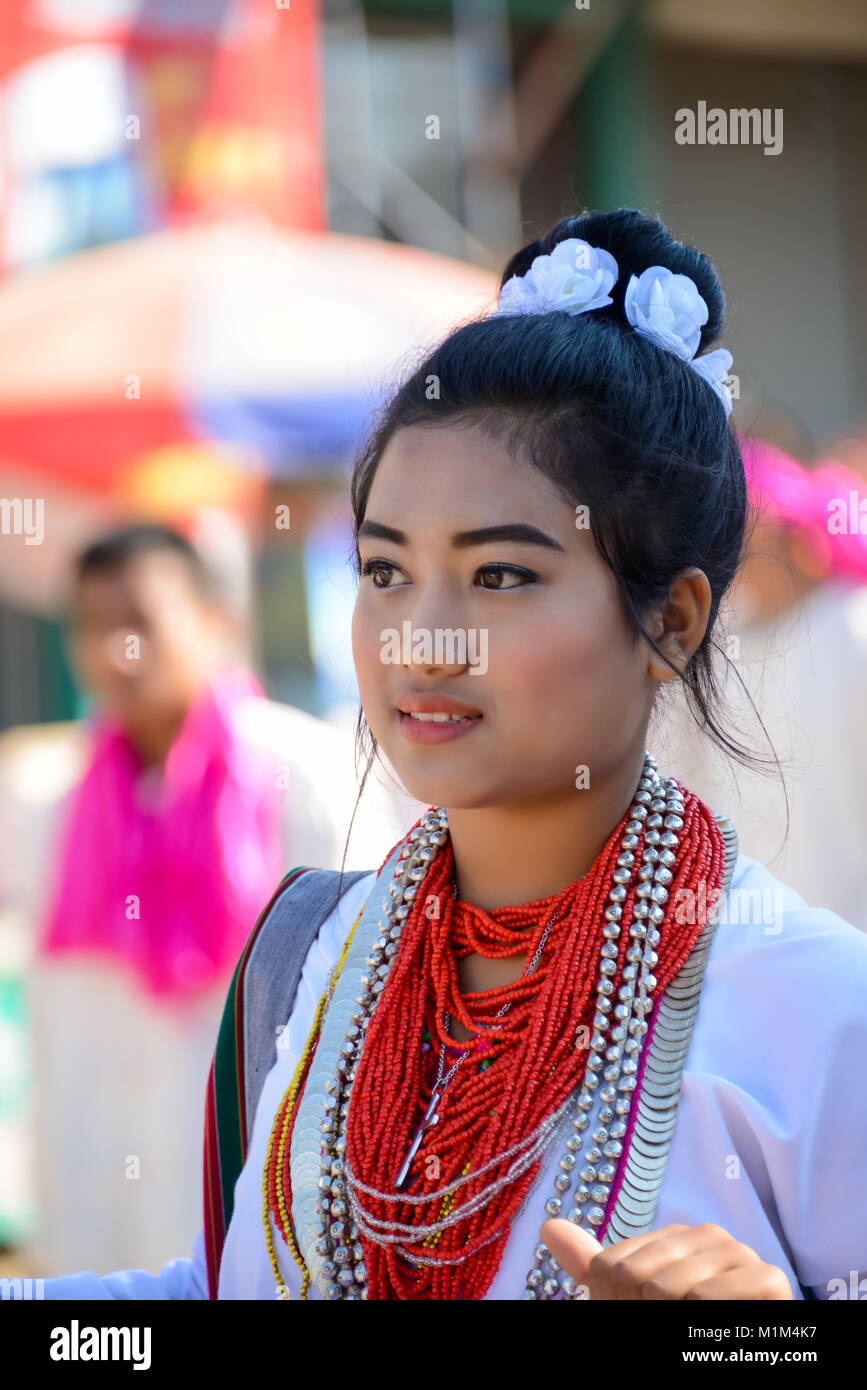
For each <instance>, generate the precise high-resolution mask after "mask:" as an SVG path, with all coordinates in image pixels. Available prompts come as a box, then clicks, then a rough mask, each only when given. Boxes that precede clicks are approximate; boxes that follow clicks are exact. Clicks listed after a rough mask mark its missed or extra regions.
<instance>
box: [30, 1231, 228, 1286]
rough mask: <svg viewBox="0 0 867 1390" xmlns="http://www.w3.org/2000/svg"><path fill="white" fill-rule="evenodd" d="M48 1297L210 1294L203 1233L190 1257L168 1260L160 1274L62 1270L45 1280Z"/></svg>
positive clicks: (197, 1238)
mask: <svg viewBox="0 0 867 1390" xmlns="http://www.w3.org/2000/svg"><path fill="white" fill-rule="evenodd" d="M44 1290H45V1293H44V1296H45V1298H54V1299H64V1300H65V1299H70V1300H78V1299H108V1298H120V1299H122V1298H128V1299H134V1300H138V1299H145V1298H146V1299H152V1298H165V1299H176V1300H181V1299H189V1298H207V1297H208V1279H207V1274H206V1272H205V1248H204V1237H203V1234H202V1232H201V1231H199V1234H198V1235H197V1236H196V1239H195V1242H194V1244H193V1257H192V1259H190V1260H187V1259H177V1260H169V1261H168V1262H167V1263H166V1264H164V1265H163V1267H162V1269H161V1270H160V1272H159V1274H148V1272H147V1270H145V1269H120V1270H116V1271H115V1272H114V1273H113V1274H103V1275H101V1276H100V1275H97V1274H94V1273H93V1272H92V1271H91V1270H85V1271H83V1272H82V1273H80V1274H62V1275H60V1276H58V1277H57V1278H56V1279H46V1280H45V1281H44Z"/></svg>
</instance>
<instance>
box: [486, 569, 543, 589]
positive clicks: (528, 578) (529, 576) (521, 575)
mask: <svg viewBox="0 0 867 1390" xmlns="http://www.w3.org/2000/svg"><path fill="white" fill-rule="evenodd" d="M479 574H480V575H482V576H484V577H485V578H487V577H488V576H489V575H491V574H492V575H493V576H494V578H496V577H497V575H500V576H502V575H504V574H513V575H516V576H517V578H518V579H520V580H522V581H524V583H532V581H533V580H534V579H535V578H536V576H535V575H534V574H533V573H531V571H530V570H522V569H518V568H517V567H516V566H515V565H484V566H483V568H482V569H480V570H479ZM524 583H521V584H483V585H482V588H483V589H494V590H497V589H521V588H523V587H524Z"/></svg>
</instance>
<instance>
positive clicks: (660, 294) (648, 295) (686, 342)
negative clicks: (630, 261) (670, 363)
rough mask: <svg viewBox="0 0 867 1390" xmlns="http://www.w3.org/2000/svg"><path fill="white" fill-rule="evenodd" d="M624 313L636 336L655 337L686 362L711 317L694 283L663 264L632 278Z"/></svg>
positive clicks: (624, 301)
mask: <svg viewBox="0 0 867 1390" xmlns="http://www.w3.org/2000/svg"><path fill="white" fill-rule="evenodd" d="M623 312H624V313H625V315H626V317H627V318H628V320H629V322H630V323H631V324H632V326H633V328H634V329H635V331H636V333H641V334H642V335H643V336H644V337H645V338H652V339H653V340H654V342H656V343H658V344H659V346H660V347H664V348H668V350H669V352H674V353H677V356H678V357H682V358H683V360H684V361H685V362H688V361H689V360H690V358H691V357H694V356H695V352H696V349H697V347H698V345H699V342H700V340H701V330H702V328H703V327H704V325H705V324H706V323H707V318H708V307H707V305H706V304H705V302H704V300H703V299H702V297H701V295H700V294H699V292H698V289H697V287H696V283H695V281H694V280H691V279H690V277H689V276H688V275H675V274H674V272H673V271H671V270H668V269H667V268H666V267H665V266H662V265H652V266H650V267H649V268H648V269H647V270H645V271H642V273H641V275H632V276H630V279H629V284H628V285H627V286H626V294H625V295H624V297H623Z"/></svg>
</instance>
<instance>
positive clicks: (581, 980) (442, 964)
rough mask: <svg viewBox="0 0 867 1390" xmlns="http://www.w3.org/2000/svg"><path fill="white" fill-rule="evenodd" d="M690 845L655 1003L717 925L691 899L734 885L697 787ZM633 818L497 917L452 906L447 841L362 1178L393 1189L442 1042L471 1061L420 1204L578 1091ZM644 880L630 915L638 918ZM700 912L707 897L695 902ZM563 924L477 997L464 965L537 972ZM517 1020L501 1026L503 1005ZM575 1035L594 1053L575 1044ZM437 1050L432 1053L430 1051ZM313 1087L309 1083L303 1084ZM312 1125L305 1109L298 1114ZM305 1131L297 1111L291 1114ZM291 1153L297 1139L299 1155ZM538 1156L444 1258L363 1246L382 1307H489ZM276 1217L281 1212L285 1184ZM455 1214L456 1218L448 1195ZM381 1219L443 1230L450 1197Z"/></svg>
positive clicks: (287, 1197)
mask: <svg viewBox="0 0 867 1390" xmlns="http://www.w3.org/2000/svg"><path fill="white" fill-rule="evenodd" d="M683 797H684V803H685V810H684V818H683V819H684V825H683V831H682V838H681V840H680V845H679V849H678V853H677V861H676V863H675V864H673V865H672V866H671V867H672V874H673V879H672V882H671V885H670V893H669V898H668V904H667V907H666V913H665V918H664V921H663V922H661V923H660V924H659V931H660V940H659V942H658V945H657V948H656V949H657V956H658V961H657V964H656V966H655V967H654V973H655V975H656V979H657V986H656V988H655V991H654V992H655V993H657V994H658V993H661V991H662V990H664V989H665V988H666V986H667V985H668V984H669V983H670V982H671V980H672V979H673V978H674V976H675V975H676V974H677V972H678V971H679V970H680V968H681V966H682V965H683V964H684V962H685V961H686V959H687V958H688V956H689V954H690V951H691V950H692V948H693V946H694V944H695V941H696V939H697V937H698V935H699V933H700V932H701V930H702V927H703V925H704V923H703V920H694V919H695V918H696V917H699V916H700V914H692V916H693V920H692V921H689V922H688V923H686V924H684V923H680V922H678V921H677V920H676V917H675V909H676V905H677V903H678V901H679V893H682V890H691V891H692V892H693V893H694V894H696V896H698V895H699V884H700V883H702V882H703V883H704V885H705V888H706V892H707V900H708V901H709V902H712V901H713V895H712V889H714V888H717V887H718V886H719V884H720V883H721V881H722V873H723V859H724V845H723V841H722V837H721V834H720V832H719V828H718V826H717V824H716V822H715V820H714V818H713V816H712V813H711V812H710V811H709V809H708V808H707V807H706V806H704V804H703V803H702V802H701V801H700V800H699V799H698V798H697V797H695V796H694V795H693V794H692V793H690V792H689V791H687V790H686V789H684V790H683ZM626 819H627V816H624V817H623V819H622V820H621V822H620V823H619V824H618V825H617V826H616V827H615V829H614V830H613V831H612V833H611V835H610V836H609V839H608V841H607V843H606V845H605V847H604V848H603V849H602V851H601V852H600V854H599V855H598V857H597V859H596V861H595V863H594V864H593V866H592V868H591V869H590V871H589V872H588V873H587V874H586V875H585V876H584V877H583V878H581V879H577V880H575V881H574V882H572V883H570V884H568V885H567V886H566V887H565V888H564V889H563V890H562V891H561V892H560V893H558V894H555V895H553V896H551V897H548V898H541V899H536V900H534V901H533V902H529V903H525V904H522V905H521V906H505V907H501V908H496V909H493V910H491V911H489V912H485V911H484V910H482V909H481V908H477V907H475V906H473V905H472V904H470V903H465V902H461V901H454V899H453V897H452V891H451V886H452V878H453V853H452V847H451V842H450V841H448V842H447V843H446V844H445V845H444V846H443V847H442V849H441V851H440V852H439V853H438V854H437V856H436V859H435V860H434V862H433V863H432V864H431V866H430V869H429V871H428V873H427V875H426V877H425V880H424V884H423V891H422V892H420V893H419V895H418V897H417V898H416V899H415V901H414V903H413V907H412V910H411V911H410V913H409V916H408V917H407V919H406V922H405V925H404V929H403V933H402V936H401V942H400V948H399V951H398V954H397V956H396V957H395V959H394V962H393V964H392V968H391V972H390V974H389V977H388V981H387V985H386V988H385V990H384V991H383V993H382V995H381V997H380V1000H379V1003H378V1005H377V1008H376V1010H375V1012H374V1013H373V1015H372V1017H371V1019H370V1023H369V1026H368V1028H367V1030H366V1035H365V1042H364V1046H363V1049H362V1052H361V1058H360V1061H359V1064H358V1072H357V1076H356V1079H355V1082H354V1086H353V1092H352V1101H351V1103H350V1105H349V1109H348V1113H347V1118H346V1153H347V1158H348V1159H349V1161H350V1162H351V1164H352V1168H353V1170H354V1171H355V1173H356V1174H357V1176H358V1178H359V1179H360V1180H361V1181H362V1182H364V1183H366V1184H369V1185H370V1187H372V1188H375V1189H378V1190H381V1191H383V1192H393V1191H394V1188H395V1177H396V1172H397V1169H398V1167H399V1166H400V1163H401V1160H402V1158H403V1156H404V1154H406V1152H407V1150H408V1148H409V1143H410V1137H411V1135H412V1133H413V1131H414V1130H415V1128H416V1127H417V1126H418V1124H419V1121H420V1120H421V1118H422V1116H423V1114H424V1112H425V1109H426V1107H427V1105H428V1102H429V1101H430V1098H431V1094H432V1089H433V1085H434V1082H435V1079H436V1070H437V1060H438V1058H439V1054H440V1045H441V1043H445V1045H446V1047H447V1049H450V1050H451V1051H450V1053H447V1057H448V1059H449V1062H450V1063H451V1062H452V1061H454V1060H455V1059H456V1058H457V1057H459V1056H460V1055H461V1054H462V1053H465V1052H467V1051H470V1052H471V1054H473V1055H471V1056H470V1057H469V1058H468V1060H467V1062H466V1063H464V1064H463V1065H462V1066H461V1067H460V1068H459V1069H458V1070H457V1071H456V1072H455V1073H454V1075H453V1077H452V1079H451V1081H450V1083H449V1087H448V1092H447V1094H446V1095H445V1096H444V1098H443V1103H442V1106H441V1107H438V1108H440V1109H441V1114H440V1119H439V1122H438V1123H437V1124H436V1125H435V1126H434V1127H432V1128H431V1129H429V1130H427V1131H426V1132H425V1133H424V1134H423V1136H422V1140H421V1143H420V1144H419V1146H418V1148H417V1151H416V1153H415V1155H414V1157H413V1160H412V1164H411V1168H410V1175H409V1179H408V1182H407V1184H406V1186H405V1188H404V1189H402V1190H405V1191H407V1192H408V1193H411V1194H412V1195H414V1196H418V1195H420V1194H423V1193H424V1192H425V1190H426V1189H427V1190H429V1191H431V1192H436V1191H441V1189H442V1188H443V1187H444V1186H447V1185H448V1184H449V1183H451V1182H452V1181H454V1180H455V1179H456V1178H458V1177H459V1176H461V1175H462V1174H464V1173H466V1172H468V1171H470V1170H473V1171H475V1170H478V1169H480V1168H481V1167H482V1165H483V1164H485V1163H486V1162H487V1161H488V1160H490V1159H492V1158H494V1157H495V1156H496V1155H499V1154H503V1153H504V1152H505V1151H506V1150H508V1149H509V1148H510V1147H511V1146H513V1145H514V1144H515V1143H516V1142H517V1141H518V1140H520V1139H521V1138H522V1136H524V1135H526V1134H527V1133H528V1132H529V1131H531V1130H533V1129H534V1128H535V1127H536V1126H538V1125H540V1124H541V1123H542V1121H544V1120H545V1119H546V1118H547V1117H548V1116H550V1115H551V1114H552V1112H553V1111H555V1110H556V1109H557V1107H558V1106H559V1105H560V1104H561V1103H562V1102H563V1101H564V1100H565V1099H566V1098H567V1097H568V1096H569V1094H570V1093H571V1092H572V1091H574V1090H575V1088H576V1087H578V1086H579V1085H580V1083H581V1080H582V1078H583V1075H584V1071H585V1067H586V1062H587V1057H588V1055H589V1054H588V1047H587V1045H586V1043H587V1042H589V1039H590V1036H591V1032H592V1027H591V1025H592V1020H593V1014H594V1008H595V1003H594V1000H595V994H594V991H595V985H596V980H597V974H598V963H599V955H600V948H601V946H602V941H603V938H602V931H601V928H602V924H603V911H604V907H605V903H606V896H607V893H608V890H609V888H610V884H611V875H612V872H613V870H614V867H615V863H616V859H617V854H618V852H619V846H620V839H621V836H622V834H623V827H624V825H625V822H626ZM634 890H635V884H634V883H633V885H632V886H631V888H630V892H629V897H628V899H627V901H626V902H625V903H624V904H623V907H624V913H626V912H628V911H631V906H632V899H633V895H634ZM693 901H695V899H693ZM558 908H559V911H558V914H557V916H556V918H555V920H554V922H553V924H552V925H551V927H550V930H549V932H548V936H547V939H546V940H545V942H544V945H543V949H542V951H541V953H540V954H539V959H538V961H537V964H536V967H535V970H534V972H533V973H532V975H525V976H522V977H521V978H518V979H516V980H514V981H512V982H511V983H509V984H506V985H502V986H499V987H497V988H494V989H489V990H483V991H475V992H468V993H464V994H462V993H461V991H460V988H459V982H458V971H457V965H458V961H459V960H460V959H461V958H463V957H464V956H466V955H468V954H470V953H471V952H478V953H479V954H481V955H483V956H487V957H489V958H494V957H507V956H514V955H519V954H526V956H527V959H528V960H530V959H531V958H532V957H533V955H534V953H535V952H536V950H537V947H538V946H539V943H540V941H541V940H542V934H543V931H544V927H545V925H546V924H547V923H548V921H549V919H550V917H551V914H552V913H553V912H554V910H555V909H558ZM626 948H627V936H626V933H624V935H623V937H622V939H621V942H620V948H619V955H618V958H617V973H616V975H614V976H612V979H613V981H614V983H615V985H619V984H620V983H621V982H622V979H623V975H622V971H623V968H624V965H625V963H626V961H625V952H626ZM507 1002H508V1003H509V1005H510V1007H509V1010H508V1012H507V1013H506V1014H505V1015H503V1016H502V1017H498V1012H499V1011H500V1010H501V1009H502V1006H503V1004H505V1003H507ZM446 1013H447V1014H448V1015H450V1017H451V1018H453V1019H459V1020H460V1022H461V1023H462V1024H463V1025H464V1027H465V1028H466V1029H467V1031H468V1032H470V1033H472V1034H473V1038H472V1040H471V1041H469V1042H464V1043H459V1042H455V1041H454V1040H452V1038H451V1037H450V1036H449V1035H448V1034H447V1033H446V1032H445V1031H444V1015H445V1014H446ZM576 1037H577V1038H578V1039H579V1041H580V1040H581V1039H583V1040H584V1043H585V1045H581V1046H576ZM426 1040H427V1041H426ZM304 1079H306V1073H305V1078H302V1082H301V1085H302V1086H303V1080H304ZM295 1113H296V1114H297V1106H296V1109H295ZM292 1123H293V1124H294V1115H293V1116H292ZM290 1141H291V1131H290V1135H289V1136H287V1149H286V1151H287V1152H288V1145H289V1142H290ZM540 1164H541V1160H537V1161H536V1163H535V1164H533V1165H532V1166H531V1167H530V1168H528V1169H527V1170H526V1171H525V1172H524V1173H523V1174H522V1175H521V1176H520V1177H518V1178H517V1179H516V1180H513V1181H510V1182H508V1183H506V1184H505V1185H503V1186H502V1187H501V1188H500V1189H499V1190H498V1191H497V1192H495V1194H494V1195H493V1197H492V1198H491V1199H490V1200H489V1201H488V1202H487V1203H486V1204H485V1205H484V1206H483V1207H482V1208H481V1209H480V1210H479V1211H477V1212H475V1213H472V1214H470V1215H469V1216H467V1217H465V1218H464V1219H461V1220H458V1221H457V1222H455V1224H453V1225H451V1226H448V1227H447V1228H446V1229H445V1230H443V1231H441V1232H440V1233H439V1234H438V1235H437V1237H436V1238H435V1247H436V1248H435V1254H436V1257H437V1258H438V1259H440V1260H446V1259H448V1258H449V1257H457V1258H456V1259H455V1262H454V1263H442V1264H438V1265H425V1264H422V1263H417V1264H416V1263H413V1264H410V1263H408V1261H407V1260H406V1259H405V1258H404V1257H402V1256H400V1255H398V1254H397V1253H396V1252H395V1250H394V1249H393V1247H392V1246H390V1245H386V1246H382V1245H379V1244H376V1243H374V1242H372V1241H368V1240H367V1239H366V1238H363V1239H362V1246H363V1249H364V1258H365V1265H366V1268H367V1279H368V1297H369V1298H371V1299H425V1300H426V1299H452V1300H453V1299H481V1298H482V1297H484V1294H485V1293H486V1291H487V1289H488V1288H489V1287H490V1284H491V1282H492V1280H493V1278H494V1275H495V1274H496V1271H497V1268H498V1266H499V1263H500V1260H501V1258H502V1254H503V1249H504V1247H505V1243H506V1240H507V1239H508V1233H509V1227H510V1224H511V1221H512V1220H513V1219H514V1217H515V1215H516V1213H517V1211H518V1209H519V1208H520V1207H521V1205H522V1203H523V1202H524V1199H525V1198H526V1196H527V1193H528V1191H529V1188H530V1186H531V1184H532V1183H533V1181H534V1179H535V1177H536V1176H537V1174H538V1172H539V1168H540ZM508 1167H509V1163H508V1159H503V1160H500V1161H499V1162H498V1164H497V1165H496V1166H494V1167H493V1168H489V1169H488V1170H487V1171H486V1173H485V1174H484V1176H483V1177H480V1178H478V1179H472V1180H471V1181H469V1182H468V1183H466V1184H465V1185H464V1186H463V1187H462V1188H461V1190H460V1205H461V1206H463V1205H464V1204H466V1203H467V1202H469V1201H470V1200H471V1198H472V1197H473V1195H474V1194H475V1193H476V1192H478V1191H479V1190H480V1189H482V1188H483V1187H485V1186H486V1185H487V1184H489V1183H491V1181H492V1180H493V1179H495V1178H497V1177H498V1176H500V1175H501V1174H504V1173H505V1172H506V1170H507V1169H508ZM280 1177H281V1179H282V1184H281V1186H282V1195H283V1199H284V1202H285V1204H286V1207H287V1209H289V1210H290V1212H291V1192H290V1191H289V1190H288V1188H289V1166H288V1163H287V1164H285V1166H284V1168H283V1171H282V1173H281V1174H280ZM273 1178H274V1181H273V1183H272V1184H271V1207H272V1211H273V1212H274V1214H275V1220H276V1218H277V1217H278V1215H279V1212H278V1195H277V1173H276V1171H275V1172H274V1174H273ZM444 1200H445V1211H448V1210H450V1209H451V1208H450V1206H449V1199H448V1198H446V1199H444ZM368 1204H369V1209H370V1213H371V1215H372V1216H375V1217H376V1218H378V1219H380V1220H382V1221H392V1222H405V1223H408V1224H410V1225H422V1224H427V1223H430V1222H432V1221H436V1220H441V1219H442V1217H443V1215H444V1206H443V1199H440V1200H437V1199H434V1200H433V1201H432V1203H431V1204H427V1203H408V1202H406V1203H405V1202H401V1201H389V1202H386V1201H384V1200H379V1199H376V1198H372V1197H371V1198H370V1199H369V1203H368ZM406 1245H407V1246H409V1247H411V1248H412V1250H413V1253H415V1252H416V1251H417V1253H418V1255H419V1256H420V1257H422V1258H423V1257H424V1256H425V1255H430V1254H433V1253H434V1251H432V1250H431V1240H430V1238H427V1239H426V1240H425V1241H424V1242H423V1243H419V1244H418V1245H417V1246H416V1247H412V1241H411V1239H410V1240H407V1241H406Z"/></svg>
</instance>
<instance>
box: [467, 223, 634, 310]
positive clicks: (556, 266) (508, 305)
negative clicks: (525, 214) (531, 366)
mask: <svg viewBox="0 0 867 1390" xmlns="http://www.w3.org/2000/svg"><path fill="white" fill-rule="evenodd" d="M619 273H620V272H619V270H618V267H617V262H616V261H615V259H614V257H613V256H611V255H609V253H608V252H607V251H603V250H602V249H601V248H600V247H598V246H590V245H589V244H588V243H587V242H586V241H581V240H580V239H579V238H578V237H569V238H567V240H566V241H561V242H558V244H557V245H556V246H555V247H554V250H553V251H552V252H551V254H550V255H542V256H536V257H535V258H534V260H533V262H532V264H531V265H530V267H529V269H528V270H527V271H526V272H525V274H524V275H513V276H512V278H511V279H510V280H507V281H506V283H505V285H504V286H503V288H502V289H501V290H500V298H499V304H498V307H497V309H496V310H495V312H494V313H493V314H492V315H491V317H492V318H496V317H497V316H499V315H509V314H545V313H547V312H548V311H549V310H550V309H563V310H565V312H566V313H567V314H584V313H586V312H587V311H588V310H589V309H602V308H604V307H605V305H606V304H611V303H612V300H611V297H610V295H609V293H608V292H609V290H610V289H611V287H612V286H613V285H614V283H615V281H616V279H617V276H618V275H619Z"/></svg>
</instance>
